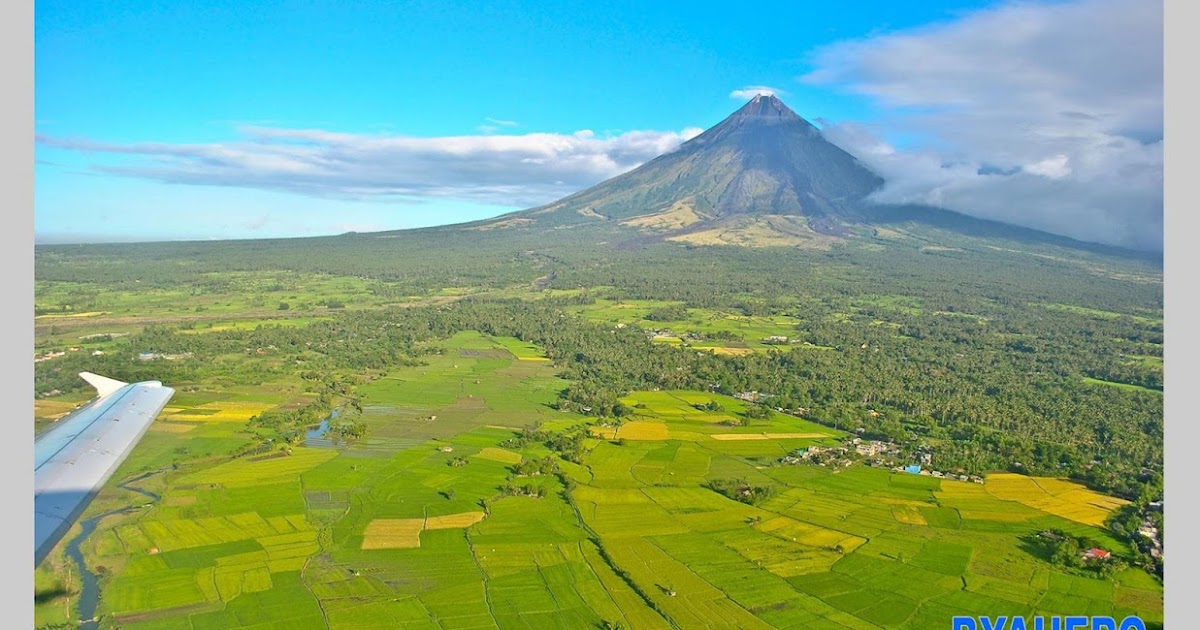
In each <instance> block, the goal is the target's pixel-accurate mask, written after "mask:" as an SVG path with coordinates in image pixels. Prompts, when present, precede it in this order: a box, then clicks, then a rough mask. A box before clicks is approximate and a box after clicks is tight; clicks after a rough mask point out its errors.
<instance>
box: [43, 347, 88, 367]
mask: <svg viewBox="0 0 1200 630" xmlns="http://www.w3.org/2000/svg"><path fill="white" fill-rule="evenodd" d="M80 350H83V348H82V347H81V346H71V347H70V348H67V349H66V350H51V351H50V352H45V353H42V354H39V355H36V356H34V357H33V362H34V363H41V362H42V361H49V360H50V359H57V358H58V357H61V356H65V355H66V354H67V353H68V352H79V351H80ZM102 354H104V351H103V350H95V351H93V352H92V355H93V356H99V355H102Z"/></svg>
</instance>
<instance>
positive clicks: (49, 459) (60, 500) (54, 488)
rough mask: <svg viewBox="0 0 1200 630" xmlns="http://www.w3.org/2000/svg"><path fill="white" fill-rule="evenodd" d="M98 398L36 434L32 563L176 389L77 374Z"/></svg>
mask: <svg viewBox="0 0 1200 630" xmlns="http://www.w3.org/2000/svg"><path fill="white" fill-rule="evenodd" d="M79 376H80V377H81V378H83V380H85V381H87V382H88V383H89V384H91V385H92V387H95V388H96V393H97V394H98V395H97V397H96V398H95V399H94V400H92V401H91V402H90V403H88V404H87V405H86V406H84V407H81V408H80V409H77V410H76V411H74V412H72V413H71V414H70V415H68V416H66V417H65V418H63V419H61V420H59V421H57V422H56V423H54V426H52V427H51V428H50V429H47V430H46V431H44V432H43V433H41V434H40V435H38V436H37V437H36V438H34V442H33V448H34V462H33V502H34V509H33V512H34V515H33V518H34V525H33V532H34V552H33V555H34V566H35V567H36V566H37V565H39V564H41V562H42V560H43V559H45V557H46V555H47V554H49V553H50V550H51V549H53V548H54V546H55V545H56V544H58V541H59V540H60V539H62V537H63V536H64V535H66V533H67V530H69V529H71V525H73V524H74V523H75V521H76V519H78V518H79V515H80V514H82V513H83V510H84V509H85V508H87V506H88V503H90V502H91V500H92V498H93V497H95V496H96V493H98V492H99V491H100V489H101V488H103V487H104V484H105V482H107V481H108V479H109V477H111V476H112V474H113V473H114V472H116V470H117V467H118V466H120V465H121V462H123V461H125V458H126V457H127V456H128V455H129V453H130V451H132V450H133V447H134V445H136V444H137V443H138V440H140V439H141V438H142V435H144V434H145V433H146V430H147V429H149V428H150V423H152V422H154V418H156V417H157V416H158V414H159V412H160V411H162V409H163V407H165V406H166V404H167V401H169V400H170V399H171V396H173V395H174V394H175V390H174V389H171V388H170V387H165V386H163V384H162V383H160V382H158V381H143V382H140V383H122V382H121V381H117V380H113V379H111V378H106V377H103V376H99V375H97V374H92V373H91V372H82V373H80V374H79Z"/></svg>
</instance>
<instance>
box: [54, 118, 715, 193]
mask: <svg viewBox="0 0 1200 630" xmlns="http://www.w3.org/2000/svg"><path fill="white" fill-rule="evenodd" d="M240 132H241V135H242V138H240V139H239V140H236V141H230V142H216V143H207V144H172V143H162V142H142V143H106V142H99V141H94V140H86V139H69V138H57V137H50V136H45V135H39V136H38V142H39V143H40V144H42V145H43V146H46V147H53V148H60V149H67V150H74V151H80V152H88V153H93V154H100V155H104V154H109V155H110V156H112V157H114V158H115V156H117V155H125V156H135V157H137V158H141V159H140V160H139V161H138V163H135V164H129V163H128V160H127V159H121V160H109V161H107V162H101V163H97V164H94V165H93V166H92V169H94V170H96V171H99V172H103V173H108V174H114V175H123V176H129V177H137V178H143V179H149V180H155V181H161V182H167V183H175V184H196V185H207V186H235V187H244V188H255V189H263V190H277V191H288V192H293V193H299V194H304V195H310V196H314V197H332V198H342V199H386V200H388V201H396V200H406V199H407V200H420V199H425V198H442V199H460V200H464V201H472V202H478V203H486V204H495V205H501V206H508V207H514V208H523V207H531V206H536V205H539V204H543V203H548V202H550V201H553V200H555V199H558V198H560V197H564V196H566V195H568V194H571V193H573V192H576V191H578V190H580V189H582V188H586V187H588V186H591V185H593V184H596V183H598V182H600V181H602V180H604V179H607V178H609V177H613V176H615V175H619V174H621V173H623V172H626V171H629V170H631V169H633V168H635V167H637V166H639V165H640V164H642V163H643V162H646V161H648V160H650V159H653V158H654V157H656V156H658V155H661V154H663V153H666V152H668V151H671V150H674V149H675V148H676V147H678V146H679V145H680V144H682V143H683V142H685V141H687V140H689V139H691V138H693V137H695V136H696V135H699V133H700V132H701V130H700V129H696V128H687V129H684V130H682V131H629V132H625V133H621V134H617V135H604V136H598V135H597V134H596V133H595V132H593V131H591V130H587V129H585V130H581V131H577V132H575V133H573V134H555V133H529V134H521V135H500V134H497V135H476V136H444V137H435V138H416V137H409V136H395V135H364V134H349V133H338V132H332V131H326V130H321V129H281V128H274V127H243V128H242V129H241V130H240ZM101 159H103V158H101Z"/></svg>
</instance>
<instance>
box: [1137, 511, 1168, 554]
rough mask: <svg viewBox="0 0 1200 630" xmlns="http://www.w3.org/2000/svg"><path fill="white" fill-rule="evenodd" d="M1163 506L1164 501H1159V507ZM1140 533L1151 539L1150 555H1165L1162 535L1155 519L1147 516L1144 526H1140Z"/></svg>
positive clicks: (1143, 522)
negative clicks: (1155, 523)
mask: <svg viewBox="0 0 1200 630" xmlns="http://www.w3.org/2000/svg"><path fill="white" fill-rule="evenodd" d="M1161 507H1162V503H1161V502H1159V508H1161ZM1138 533H1139V534H1141V535H1142V536H1144V537H1146V538H1148V539H1150V545H1151V547H1150V555H1151V557H1154V558H1161V557H1163V546H1162V535H1161V533H1160V532H1159V531H1158V527H1156V526H1155V525H1154V521H1153V520H1151V519H1149V518H1147V519H1146V520H1144V521H1142V526H1141V527H1140V528H1138Z"/></svg>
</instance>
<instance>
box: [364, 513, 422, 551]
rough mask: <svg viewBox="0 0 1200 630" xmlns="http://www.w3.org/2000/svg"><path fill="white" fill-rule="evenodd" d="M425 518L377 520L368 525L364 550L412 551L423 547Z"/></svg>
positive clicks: (365, 532)
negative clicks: (422, 532)
mask: <svg viewBox="0 0 1200 630" xmlns="http://www.w3.org/2000/svg"><path fill="white" fill-rule="evenodd" d="M424 528H425V519H423V518H377V519H375V520H373V521H371V522H370V523H367V529H366V531H364V532H363V542H362V548H363V549H412V548H415V547H420V546H421V530H422V529H424Z"/></svg>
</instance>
